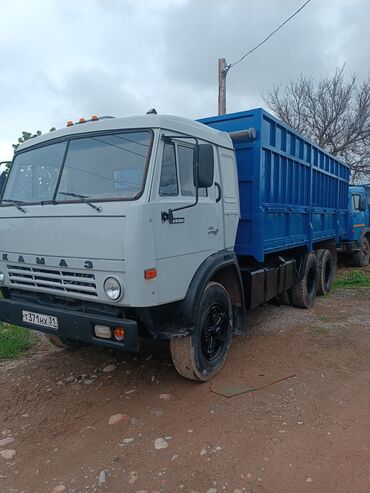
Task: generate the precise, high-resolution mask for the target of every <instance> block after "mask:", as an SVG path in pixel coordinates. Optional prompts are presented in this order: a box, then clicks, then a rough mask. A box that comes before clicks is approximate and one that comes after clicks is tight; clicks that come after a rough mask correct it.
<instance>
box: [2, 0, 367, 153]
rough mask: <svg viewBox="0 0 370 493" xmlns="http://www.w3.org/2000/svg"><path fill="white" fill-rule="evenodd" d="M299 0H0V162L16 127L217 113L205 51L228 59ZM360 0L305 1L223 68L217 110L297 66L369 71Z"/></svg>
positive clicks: (313, 70) (213, 67) (254, 102)
mask: <svg viewBox="0 0 370 493" xmlns="http://www.w3.org/2000/svg"><path fill="white" fill-rule="evenodd" d="M300 4H301V2H300V1H298V0H284V1H283V0H261V1H259V2H247V1H246V0H229V1H227V2H225V1H223V0H161V2H158V1H157V0H146V1H145V2H144V1H143V0H142V1H138V0H136V1H134V0H85V1H84V2H73V1H72V0H66V1H64V2H60V1H59V0H33V1H32V2H26V1H21V0H16V1H11V0H3V1H2V18H3V23H2V29H1V31H0V116H1V118H0V159H1V158H2V157H4V158H7V157H10V156H11V146H10V144H11V143H12V142H14V141H16V139H17V138H18V136H19V135H20V133H21V131H22V130H30V131H35V130H37V129H41V130H47V129H48V128H50V127H51V126H57V127H58V126H61V125H64V124H65V121H66V120H68V119H70V118H72V119H78V118H79V117H80V116H85V117H88V116H90V115H91V114H96V113H98V114H114V115H129V114H135V113H143V112H145V111H146V110H147V109H148V108H149V107H153V106H155V107H157V108H158V110H159V111H160V112H162V113H174V114H180V115H184V116H188V117H191V118H193V117H200V116H205V115H211V114H215V113H216V110H217V59H218V58H219V57H221V56H225V57H226V59H227V61H228V62H233V61H235V60H236V59H238V58H239V57H240V56H241V55H243V53H244V52H245V51H247V50H248V49H249V48H251V47H252V46H254V45H255V44H256V43H257V42H259V41H260V40H261V39H262V38H263V37H264V36H265V35H267V34H268V33H269V32H270V31H271V30H273V29H274V28H275V27H276V26H277V25H278V24H279V23H280V22H281V21H282V20H283V19H284V18H286V17H287V16H288V15H289V14H290V13H292V12H293V11H294V10H295V9H296V8H297V7H298V6H299V5H300ZM369 18H370V2H367V1H366V0H327V1H326V2H321V1H319V0H312V1H311V3H310V4H309V5H308V6H307V7H306V8H305V9H304V10H303V11H302V12H301V13H300V14H299V15H298V16H297V17H296V18H295V19H294V20H293V21H292V22H291V23H289V24H287V25H286V26H285V27H284V28H283V29H282V30H281V31H280V32H279V33H278V34H277V35H276V36H275V37H274V38H272V39H271V40H270V41H269V42H268V43H266V44H265V45H264V46H263V47H261V48H260V49H259V50H257V51H256V52H255V53H254V54H252V55H251V56H250V57H248V58H247V59H246V60H245V62H243V63H241V64H240V65H238V66H236V67H235V68H234V69H232V70H231V71H230V72H229V75H228V109H229V111H239V110H241V109H244V108H250V107H254V106H258V105H261V104H262V100H261V97H260V95H261V93H264V92H266V91H268V90H269V88H271V87H272V85H273V84H274V83H278V82H280V81H285V80H288V79H289V78H295V77H297V76H298V75H299V74H300V73H304V74H307V75H313V76H319V75H320V74H327V73H330V72H333V71H334V70H335V67H336V66H338V65H342V64H343V63H346V66H347V73H348V74H350V73H352V72H354V71H355V72H358V73H359V74H360V75H361V76H362V77H368V76H369V64H368V60H369V57H370V53H369V51H370V43H369V38H370V34H369V29H368V20H369Z"/></svg>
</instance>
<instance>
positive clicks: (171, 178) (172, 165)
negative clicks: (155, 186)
mask: <svg viewBox="0 0 370 493" xmlns="http://www.w3.org/2000/svg"><path fill="white" fill-rule="evenodd" d="M178 194H179V186H178V180H177V169H176V153H175V146H174V144H167V143H166V144H164V149H163V160H162V170H161V179H160V184H159V195H160V196H161V197H176V196H177V195H178Z"/></svg>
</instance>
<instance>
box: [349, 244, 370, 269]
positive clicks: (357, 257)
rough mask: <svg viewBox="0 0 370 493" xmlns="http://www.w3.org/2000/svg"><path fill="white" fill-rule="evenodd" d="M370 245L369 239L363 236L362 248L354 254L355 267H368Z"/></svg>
mask: <svg viewBox="0 0 370 493" xmlns="http://www.w3.org/2000/svg"><path fill="white" fill-rule="evenodd" d="M369 257H370V247H369V241H368V240H367V239H366V238H363V240H362V242H361V245H360V250H358V251H357V252H354V253H353V254H352V260H353V265H354V266H355V267H366V266H367V265H369Z"/></svg>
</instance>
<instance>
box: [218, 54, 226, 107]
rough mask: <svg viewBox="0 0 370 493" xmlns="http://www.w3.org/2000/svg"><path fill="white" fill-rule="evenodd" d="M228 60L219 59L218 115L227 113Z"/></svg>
mask: <svg viewBox="0 0 370 493" xmlns="http://www.w3.org/2000/svg"><path fill="white" fill-rule="evenodd" d="M227 70H228V69H227V68H226V59H225V58H219V59H218V114H219V115H224V114H225V113H226V75H227Z"/></svg>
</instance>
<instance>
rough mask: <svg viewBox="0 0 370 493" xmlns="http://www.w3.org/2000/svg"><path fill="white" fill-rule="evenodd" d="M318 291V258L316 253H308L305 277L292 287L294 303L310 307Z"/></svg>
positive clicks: (302, 306)
mask: <svg viewBox="0 0 370 493" xmlns="http://www.w3.org/2000/svg"><path fill="white" fill-rule="evenodd" d="M316 291H317V258H316V255H315V254H314V253H309V254H308V255H307V261H306V266H305V271H304V276H303V278H302V279H301V280H300V281H299V282H298V283H297V284H296V285H295V286H294V287H293V288H292V290H291V292H290V293H291V297H292V304H293V305H294V306H296V307H298V308H310V307H311V306H312V305H313V304H314V302H315V298H316Z"/></svg>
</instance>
